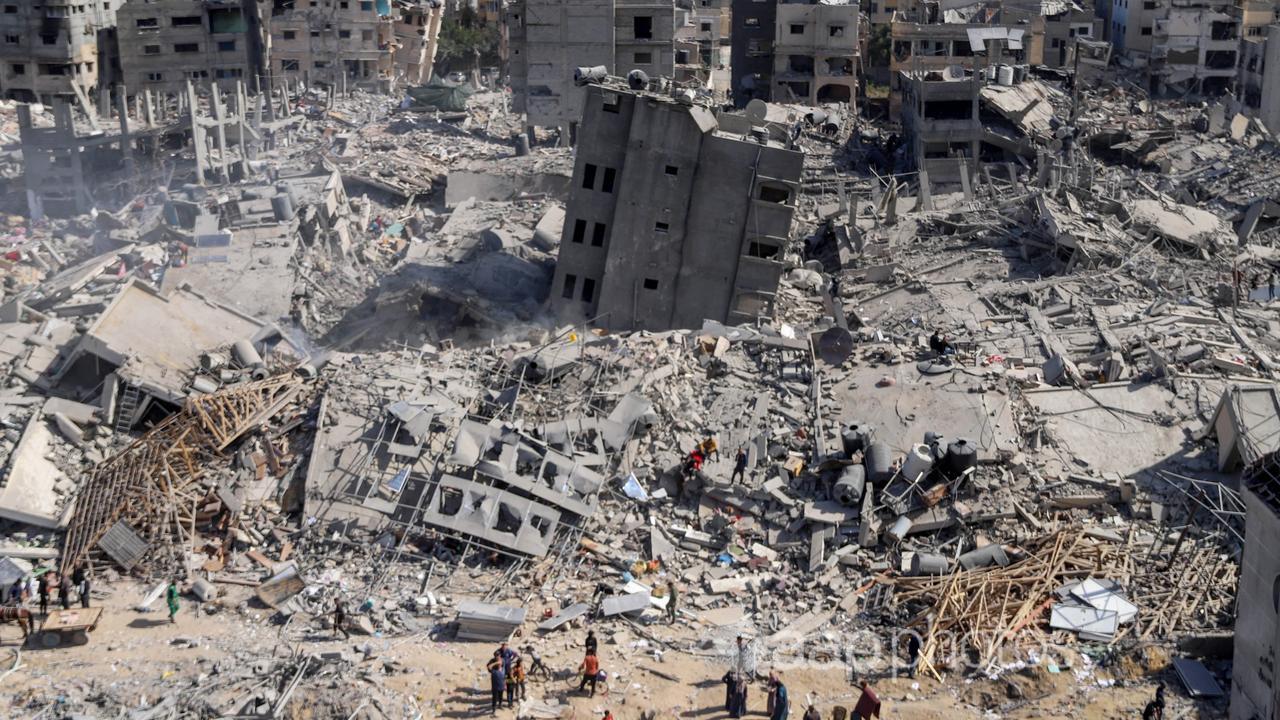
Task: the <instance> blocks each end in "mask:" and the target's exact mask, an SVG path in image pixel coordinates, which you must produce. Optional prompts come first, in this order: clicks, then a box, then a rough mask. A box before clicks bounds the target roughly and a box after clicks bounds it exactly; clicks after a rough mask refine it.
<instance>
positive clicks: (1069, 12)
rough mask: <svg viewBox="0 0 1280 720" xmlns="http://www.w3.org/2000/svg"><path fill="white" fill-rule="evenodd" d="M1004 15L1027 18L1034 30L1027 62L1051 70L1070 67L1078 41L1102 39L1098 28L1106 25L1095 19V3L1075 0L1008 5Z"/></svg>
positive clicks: (1032, 30)
mask: <svg viewBox="0 0 1280 720" xmlns="http://www.w3.org/2000/svg"><path fill="white" fill-rule="evenodd" d="M1004 12H1005V13H1006V14H1008V15H1009V16H1010V17H1012V18H1016V17H1020V16H1021V17H1024V18H1025V20H1026V23H1027V25H1028V26H1029V27H1030V28H1031V32H1030V33H1029V34H1030V42H1029V43H1028V45H1027V62H1028V63H1030V64H1031V65H1038V66H1043V67H1050V68H1061V67H1068V66H1070V65H1071V64H1072V61H1073V60H1074V58H1075V55H1074V51H1075V44H1076V39H1077V38H1095V37H1100V33H1099V32H1097V29H1098V28H1101V26H1102V22H1103V21H1101V20H1099V19H1098V18H1097V17H1096V16H1095V14H1094V9H1093V6H1092V5H1091V4H1084V5H1082V4H1079V3H1076V2H1074V1H1073V0H1065V1H1064V0H1057V1H1055V2H1032V3H1026V4H1021V3H1006V4H1005V6H1004ZM1095 26H1096V27H1095Z"/></svg>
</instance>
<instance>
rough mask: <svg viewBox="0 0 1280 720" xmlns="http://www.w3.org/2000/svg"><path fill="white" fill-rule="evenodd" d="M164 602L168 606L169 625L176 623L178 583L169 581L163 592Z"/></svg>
mask: <svg viewBox="0 0 1280 720" xmlns="http://www.w3.org/2000/svg"><path fill="white" fill-rule="evenodd" d="M164 597H165V601H166V602H168V604H169V622H170V624H172V623H176V622H178V619H177V615H178V581H177V580H170V581H169V587H167V588H165V590H164Z"/></svg>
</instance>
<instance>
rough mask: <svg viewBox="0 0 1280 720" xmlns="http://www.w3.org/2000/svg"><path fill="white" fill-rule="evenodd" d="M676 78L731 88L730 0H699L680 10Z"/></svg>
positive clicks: (721, 90)
mask: <svg viewBox="0 0 1280 720" xmlns="http://www.w3.org/2000/svg"><path fill="white" fill-rule="evenodd" d="M676 17H677V19H679V18H681V17H683V18H684V24H683V25H679V24H678V23H677V27H676V31H675V58H676V59H675V65H676V67H675V79H676V81H677V82H697V83H698V84H699V85H702V86H703V87H709V88H711V89H712V90H715V91H716V92H719V93H727V92H728V91H729V88H730V79H729V68H730V62H731V60H732V58H731V37H732V36H731V23H732V21H733V15H732V8H731V6H730V4H729V0H696V1H695V2H693V3H692V6H691V7H687V8H685V7H682V8H679V9H678V10H677V13H676Z"/></svg>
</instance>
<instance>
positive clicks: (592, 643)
mask: <svg viewBox="0 0 1280 720" xmlns="http://www.w3.org/2000/svg"><path fill="white" fill-rule="evenodd" d="M599 648H600V641H599V640H596V631H595V630H588V631H587V639H586V640H585V641H584V642H583V643H582V649H583V650H585V651H586V653H587V654H588V655H595V654H596V651H597V650H599Z"/></svg>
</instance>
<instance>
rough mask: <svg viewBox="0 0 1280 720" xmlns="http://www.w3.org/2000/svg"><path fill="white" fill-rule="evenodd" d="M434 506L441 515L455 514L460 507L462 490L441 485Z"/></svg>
mask: <svg viewBox="0 0 1280 720" xmlns="http://www.w3.org/2000/svg"><path fill="white" fill-rule="evenodd" d="M437 503H438V504H437V505H436V507H437V508H438V511H439V513H440V514H441V515H457V514H458V511H459V510H461V509H462V491H461V490H459V489H457V488H451V487H442V488H440V495H439V499H438V501H437Z"/></svg>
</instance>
